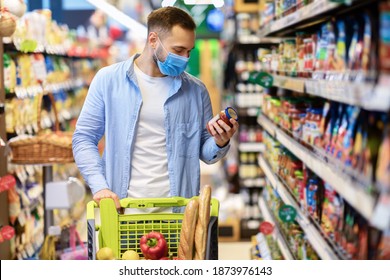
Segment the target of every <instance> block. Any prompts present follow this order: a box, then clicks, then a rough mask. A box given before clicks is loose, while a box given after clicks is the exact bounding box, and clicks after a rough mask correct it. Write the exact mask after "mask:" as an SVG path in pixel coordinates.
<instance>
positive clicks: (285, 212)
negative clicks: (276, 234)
mask: <svg viewBox="0 0 390 280" xmlns="http://www.w3.org/2000/svg"><path fill="white" fill-rule="evenodd" d="M296 217H297V210H295V208H294V207H292V206H291V205H283V206H282V207H280V209H279V218H280V219H281V220H282V221H283V222H285V223H289V222H292V221H294V220H295V218H296Z"/></svg>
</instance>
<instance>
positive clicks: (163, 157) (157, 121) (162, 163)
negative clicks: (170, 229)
mask: <svg viewBox="0 0 390 280" xmlns="http://www.w3.org/2000/svg"><path fill="white" fill-rule="evenodd" d="M134 72H135V74H136V77H137V80H138V85H139V88H140V91H141V95H142V106H141V111H140V114H139V119H138V125H137V127H136V134H135V142H134V150H133V154H132V158H131V170H130V174H131V179H130V182H129V189H128V197H133V198H143V197H170V196H171V195H170V184H169V176H168V157H167V150H166V133H165V125H164V121H165V115H164V103H165V101H166V99H167V98H168V92H169V90H170V89H171V86H172V83H173V77H169V76H166V77H151V76H148V75H146V74H145V73H143V72H142V71H141V70H140V69H139V68H138V67H137V65H136V64H135V63H134ZM132 210H134V209H132ZM145 210H146V211H144V210H143V211H141V212H142V213H145V212H167V210H168V211H171V209H167V208H165V209H160V208H149V209H145ZM129 212H130V211H126V213H129ZM131 212H137V211H131Z"/></svg>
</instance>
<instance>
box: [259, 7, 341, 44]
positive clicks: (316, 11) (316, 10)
mask: <svg viewBox="0 0 390 280" xmlns="http://www.w3.org/2000/svg"><path fill="white" fill-rule="evenodd" d="M339 6H340V4H337V3H331V2H329V1H328V0H320V1H315V2H313V3H311V4H309V5H307V6H305V7H303V8H301V9H299V10H297V11H296V12H293V13H291V14H290V15H288V16H285V17H283V18H281V19H278V20H275V21H271V22H270V23H269V24H267V25H266V26H265V27H264V28H262V29H261V30H260V37H266V36H269V35H271V34H274V33H277V32H279V31H282V30H285V29H287V28H290V27H292V26H293V25H296V24H299V23H302V22H304V21H306V20H308V19H311V18H313V17H315V16H318V15H321V14H324V13H326V12H330V11H332V10H334V9H335V8H337V7H339Z"/></svg>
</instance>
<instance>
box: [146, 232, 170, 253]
mask: <svg viewBox="0 0 390 280" xmlns="http://www.w3.org/2000/svg"><path fill="white" fill-rule="evenodd" d="M140 249H141V251H142V253H143V255H144V257H145V259H148V260H159V259H161V258H163V257H165V256H166V255H167V254H168V245H167V241H166V240H165V238H164V235H162V234H161V233H160V232H157V231H152V232H149V233H148V234H145V235H144V236H142V237H141V240H140Z"/></svg>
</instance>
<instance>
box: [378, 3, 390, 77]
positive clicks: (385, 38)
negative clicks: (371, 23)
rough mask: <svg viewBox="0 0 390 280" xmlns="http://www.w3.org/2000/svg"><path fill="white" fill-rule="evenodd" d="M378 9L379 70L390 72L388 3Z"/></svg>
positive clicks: (389, 11)
mask: <svg viewBox="0 0 390 280" xmlns="http://www.w3.org/2000/svg"><path fill="white" fill-rule="evenodd" d="M379 9H380V16H379V20H380V27H379V32H380V35H379V61H380V68H381V70H384V71H389V70H390V3H389V2H386V1H384V2H382V3H380V5H379Z"/></svg>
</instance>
